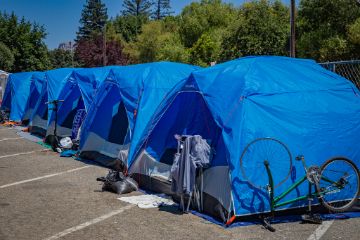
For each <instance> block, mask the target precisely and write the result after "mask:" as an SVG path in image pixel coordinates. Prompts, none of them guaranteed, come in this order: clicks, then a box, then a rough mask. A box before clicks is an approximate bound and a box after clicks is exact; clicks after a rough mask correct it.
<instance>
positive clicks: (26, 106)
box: [2, 56, 360, 220]
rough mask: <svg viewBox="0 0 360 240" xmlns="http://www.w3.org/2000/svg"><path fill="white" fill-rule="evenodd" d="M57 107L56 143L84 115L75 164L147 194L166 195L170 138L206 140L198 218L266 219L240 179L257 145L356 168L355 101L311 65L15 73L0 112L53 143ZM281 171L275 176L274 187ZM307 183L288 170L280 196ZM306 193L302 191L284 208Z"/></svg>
mask: <svg viewBox="0 0 360 240" xmlns="http://www.w3.org/2000/svg"><path fill="white" fill-rule="evenodd" d="M53 100H64V102H62V103H60V104H59V108H58V111H57V112H58V119H57V134H58V135H59V136H61V137H67V136H72V128H73V123H74V117H75V116H76V115H77V113H78V111H79V110H83V111H85V112H86V117H85V119H84V121H83V122H82V125H81V128H80V131H79V134H78V136H79V139H80V147H79V156H80V157H81V158H84V159H90V160H94V161H97V162H98V163H101V164H102V165H105V166H109V167H112V166H114V164H115V161H116V159H121V160H123V161H124V162H125V163H126V165H127V167H128V171H129V173H130V174H131V175H132V176H133V177H134V178H135V179H136V180H137V181H138V183H139V184H140V186H142V187H144V188H146V189H150V190H153V191H160V192H164V193H169V192H170V188H169V182H168V179H169V176H170V171H171V165H172V161H173V156H174V153H175V152H176V148H177V140H176V139H175V138H174V135H175V134H181V135H201V136H202V137H203V138H204V139H207V140H209V141H208V142H209V143H210V145H211V147H212V148H213V149H214V152H215V155H214V157H213V159H212V162H211V166H210V167H209V168H208V169H206V170H205V171H204V175H203V178H204V186H203V191H204V195H205V197H204V211H205V212H206V213H208V214H210V215H214V216H217V217H220V218H222V219H223V220H226V219H228V218H229V216H231V215H235V216H243V215H249V214H255V213H261V212H267V211H269V210H270V206H269V204H268V195H267V192H266V190H265V189H264V190H263V191H260V192H259V189H254V188H252V187H251V186H250V185H249V184H248V183H247V182H246V181H245V180H244V178H243V176H242V172H241V170H240V164H239V159H240V156H241V154H242V151H243V150H244V148H245V146H246V145H247V144H248V143H249V142H251V141H253V140H254V139H256V138H260V137H274V138H276V139H279V140H281V141H282V142H284V143H286V145H287V146H288V147H289V149H290V150H291V152H292V153H294V154H298V153H300V154H303V155H305V156H306V158H307V161H308V163H309V164H311V165H313V164H318V165H321V164H322V163H323V162H324V161H325V160H327V159H329V158H330V157H332V156H335V155H342V156H346V157H348V158H350V159H352V160H354V161H355V162H356V164H357V165H358V166H359V164H360V160H359V159H360V147H359V146H358V144H359V142H360V92H359V90H358V89H357V88H356V87H355V86H354V85H353V84H352V83H351V82H350V81H348V80H347V79H344V78H342V77H341V76H339V75H336V74H335V73H333V72H330V71H328V70H326V69H324V68H323V67H321V66H320V65H318V64H317V63H316V62H315V61H313V60H306V59H293V58H286V57H276V56H259V57H245V58H240V59H237V60H233V61H229V62H225V63H222V64H218V65H215V66H213V67H209V68H200V67H196V66H191V65H187V64H180V63H172V62H156V63H146V64H138V65H130V66H110V67H102V68H86V69H72V68H64V69H56V70H50V71H46V72H28V73H14V74H11V75H10V77H9V81H8V84H7V87H6V90H5V96H4V99H3V103H2V108H3V109H4V108H5V109H8V110H10V119H11V120H15V121H24V120H28V121H29V125H30V128H31V132H32V133H34V134H40V135H43V136H44V137H46V138H48V139H49V138H51V136H52V135H53V132H54V127H55V117H56V114H55V113H54V111H53V110H52V109H51V107H48V104H46V102H51V101H53ZM72 137H75V136H72ZM278 161H279V166H281V164H284V165H286V164H288V163H287V162H285V161H288V160H286V159H285V158H284V159H281V158H279V160H278ZM282 161H283V162H282ZM249 164H251V163H249ZM254 164H255V163H254ZM285 170H286V169H285ZM285 170H283V169H282V168H278V169H276V173H275V174H274V175H275V177H274V178H275V180H276V176H277V175H279V176H281V175H282V174H285V173H283V172H282V171H285ZM247 174H251V173H247ZM254 174H255V173H254ZM303 174H304V169H303V166H302V165H301V164H300V163H299V164H297V163H294V164H293V169H292V173H291V179H289V181H287V182H285V183H284V184H283V185H281V186H280V187H278V188H277V189H276V192H279V193H280V192H282V191H284V190H285V189H287V188H288V187H289V186H290V185H291V184H292V183H293V182H294V181H295V180H296V178H297V177H299V176H302V175H303ZM259 177H260V178H264V179H265V180H267V175H266V174H263V175H260V176H259ZM307 191H308V186H307V185H305V186H303V187H299V188H298V190H297V191H296V192H294V193H290V194H289V195H288V196H287V197H286V198H285V199H284V200H286V199H292V198H295V197H297V195H299V194H306V193H307ZM304 204H306V203H305V202H302V201H299V202H296V203H294V204H292V205H290V206H284V207H282V208H283V209H287V208H297V207H302V206H304Z"/></svg>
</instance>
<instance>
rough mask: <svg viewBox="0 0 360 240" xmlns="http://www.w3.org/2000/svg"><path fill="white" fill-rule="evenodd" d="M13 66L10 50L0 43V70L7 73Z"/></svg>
mask: <svg viewBox="0 0 360 240" xmlns="http://www.w3.org/2000/svg"><path fill="white" fill-rule="evenodd" d="M13 64H14V55H13V54H12V52H11V50H10V49H9V48H8V47H7V46H6V45H5V44H4V43H2V42H0V69H1V70H4V71H7V72H9V71H10V70H11V68H12V66H13Z"/></svg>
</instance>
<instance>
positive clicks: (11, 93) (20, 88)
mask: <svg viewBox="0 0 360 240" xmlns="http://www.w3.org/2000/svg"><path fill="white" fill-rule="evenodd" d="M33 74H34V72H22V73H12V74H10V76H9V79H8V83H7V85H6V88H5V93H4V98H3V103H2V106H1V107H2V108H4V109H9V110H10V120H13V121H21V120H22V119H23V117H24V114H25V111H26V103H27V101H28V98H29V96H30V85H31V76H32V75H33Z"/></svg>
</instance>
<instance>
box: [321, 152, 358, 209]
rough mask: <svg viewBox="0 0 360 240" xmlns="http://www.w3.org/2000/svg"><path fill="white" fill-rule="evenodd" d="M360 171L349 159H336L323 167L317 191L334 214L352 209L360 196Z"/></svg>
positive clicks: (323, 202)
mask: <svg viewBox="0 0 360 240" xmlns="http://www.w3.org/2000/svg"><path fill="white" fill-rule="evenodd" d="M359 181H360V178H359V171H358V169H357V167H356V166H355V164H354V163H353V162H352V161H350V160H349V159H347V158H344V157H335V158H332V159H330V160H328V161H326V162H325V163H324V165H323V166H322V167H321V176H320V180H319V183H318V184H317V189H318V192H319V195H320V199H321V202H322V204H323V206H324V207H325V208H327V209H328V210H330V211H332V212H344V211H346V210H348V209H350V208H351V207H352V206H353V205H354V204H355V203H356V201H357V198H358V196H359Z"/></svg>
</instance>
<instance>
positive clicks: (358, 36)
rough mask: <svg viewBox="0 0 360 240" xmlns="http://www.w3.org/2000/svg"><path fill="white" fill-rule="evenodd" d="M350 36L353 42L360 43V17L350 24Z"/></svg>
mask: <svg viewBox="0 0 360 240" xmlns="http://www.w3.org/2000/svg"><path fill="white" fill-rule="evenodd" d="M348 36H349V39H350V41H351V42H352V43H353V44H357V45H360V17H359V18H358V19H357V20H356V21H355V22H354V23H353V24H352V25H350V27H349V31H348Z"/></svg>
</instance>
